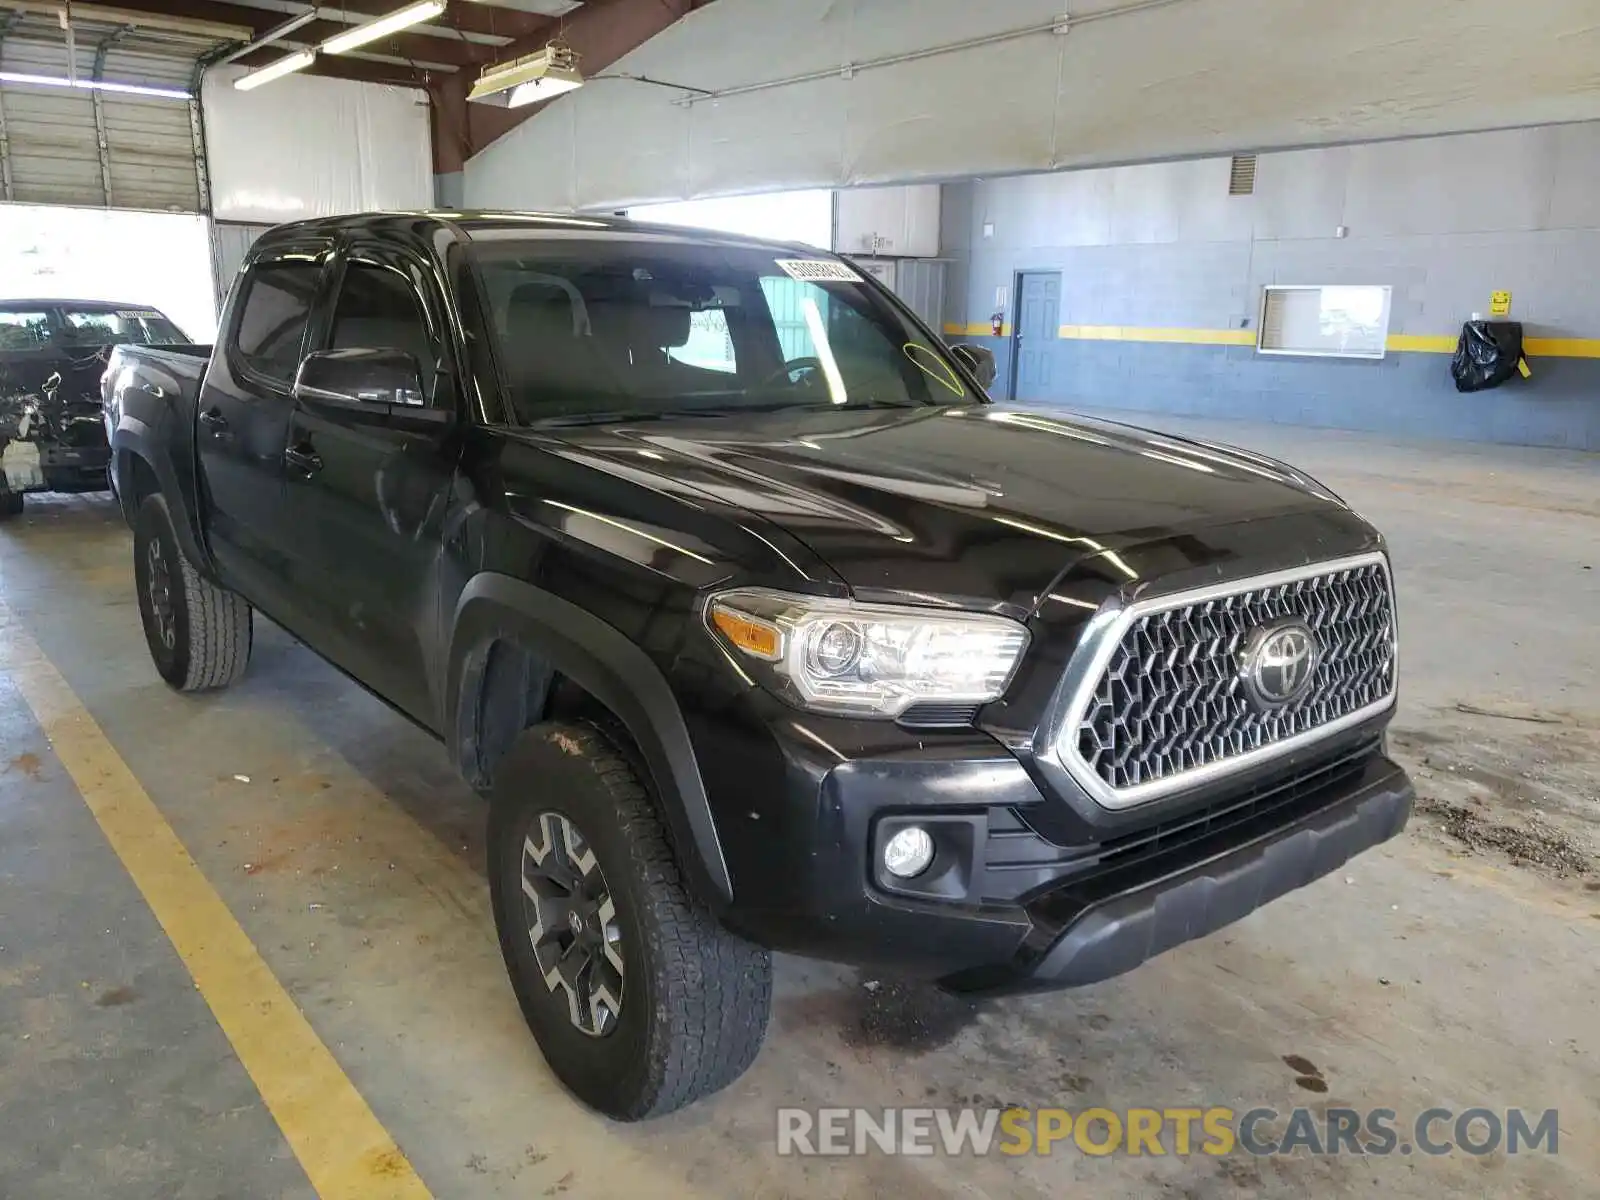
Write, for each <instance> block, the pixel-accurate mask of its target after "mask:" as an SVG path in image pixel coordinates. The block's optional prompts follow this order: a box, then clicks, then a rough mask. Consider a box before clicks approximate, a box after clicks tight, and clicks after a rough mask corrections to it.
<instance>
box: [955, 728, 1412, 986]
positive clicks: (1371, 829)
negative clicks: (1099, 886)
mask: <svg viewBox="0 0 1600 1200" xmlns="http://www.w3.org/2000/svg"><path fill="white" fill-rule="evenodd" d="M1413 799H1414V793H1413V790H1412V786H1411V781H1410V780H1409V779H1408V778H1407V777H1406V774H1405V772H1404V771H1402V770H1401V769H1400V768H1399V767H1398V766H1396V765H1395V764H1394V763H1393V762H1391V761H1390V760H1388V759H1382V760H1381V761H1380V762H1379V763H1376V764H1374V766H1373V769H1372V770H1370V771H1369V772H1367V773H1366V775H1365V776H1364V777H1363V780H1362V782H1361V783H1360V785H1359V786H1358V787H1357V788H1356V789H1355V790H1354V791H1351V792H1349V793H1348V794H1347V795H1345V796H1344V797H1343V798H1342V799H1340V800H1338V801H1336V802H1334V803H1332V804H1330V805H1329V806H1328V807H1326V808H1323V809H1321V810H1320V811H1317V812H1314V813H1313V814H1311V815H1309V816H1305V817H1302V818H1301V819H1299V820H1297V821H1295V822H1294V823H1292V824H1290V825H1286V826H1282V827H1280V828H1278V829H1276V830H1273V831H1271V832H1267V833H1263V834H1260V835H1258V836H1257V837H1255V838H1254V839H1253V840H1250V841H1247V842H1244V843H1243V844H1235V845H1233V846H1232V847H1231V848H1227V849H1224V848H1222V846H1221V845H1220V844H1219V846H1218V847H1217V850H1218V852H1217V853H1216V854H1215V856H1214V857H1210V858H1202V859H1201V860H1200V861H1199V862H1196V863H1194V864H1193V865H1191V866H1189V867H1187V868H1182V869H1177V870H1174V871H1172V872H1171V873H1167V874H1162V873H1161V868H1160V867H1159V865H1157V866H1156V867H1155V869H1154V870H1152V871H1151V872H1150V874H1151V876H1152V877H1151V878H1150V879H1149V880H1148V882H1145V883H1143V884H1142V885H1140V884H1136V883H1132V882H1131V881H1127V880H1125V881H1124V883H1125V884H1131V886H1128V887H1127V890H1124V891H1121V892H1118V893H1116V894H1113V895H1108V896H1105V897H1104V898H1101V899H1097V900H1093V901H1091V902H1089V903H1087V904H1083V903H1082V902H1081V900H1078V899H1077V898H1074V897H1072V896H1070V895H1063V894H1048V893H1047V894H1046V895H1044V896H1042V897H1039V898H1038V899H1037V900H1036V901H1035V902H1034V903H1033V904H1031V905H1030V906H1029V911H1030V914H1031V915H1032V916H1033V917H1034V918H1035V921H1036V924H1035V934H1039V933H1047V932H1049V931H1055V932H1054V939H1053V940H1052V941H1050V942H1049V943H1048V944H1047V946H1046V948H1045V949H1044V950H1043V952H1042V953H1033V952H1030V951H1028V950H1026V949H1025V951H1024V953H1023V954H1022V955H1020V956H1019V958H1018V960H1017V961H1016V962H1015V963H1013V964H1011V965H1010V967H1009V969H1008V968H1001V969H1000V970H998V971H996V970H994V969H987V970H984V969H980V970H979V971H977V972H973V973H969V974H967V975H965V976H958V977H956V978H953V979H950V980H948V982H949V983H950V985H951V986H953V987H956V988H958V989H960V988H962V987H967V988H977V989H980V990H985V991H1003V990H1013V991H1026V990H1033V989H1047V988H1062V987H1079V986H1082V985H1084V984H1089V983H1097V982H1099V981H1100V980H1102V979H1109V978H1111V977H1112V976H1114V975H1121V974H1122V973H1124V972H1126V971H1131V970H1132V969H1133V968H1134V967H1137V966H1139V965H1140V964H1141V963H1143V962H1145V961H1146V960H1148V959H1151V958H1154V957H1155V956H1156V955H1158V954H1161V953H1164V952H1165V951H1167V950H1171V949H1172V948H1173V947H1175V946H1178V945H1181V944H1182V943H1184V942H1188V941H1193V940H1195V939H1197V938H1201V937H1204V936H1205V935H1206V934H1208V933H1214V932H1216V931H1217V930H1219V929H1221V928H1222V927H1223V926H1225V925H1231V924H1232V923H1233V922H1235V921H1237V920H1239V919H1240V918H1241V917H1244V916H1245V915H1246V914H1248V913H1251V912H1253V911H1255V910H1256V909H1258V908H1260V907H1261V906H1262V905H1264V904H1266V903H1268V902H1269V901H1272V900H1276V899H1277V898H1278V897H1279V896H1282V895H1284V894H1285V893H1287V892H1291V891H1294V890H1295V889H1296V888H1301V887H1304V886H1305V885H1306V884H1308V883H1311V882H1313V881H1314V880H1317V879H1320V878H1321V877H1322V876H1324V875H1327V874H1329V873H1330V872H1332V871H1334V870H1335V869H1336V868H1338V867H1339V866H1341V865H1342V864H1344V863H1345V862H1347V861H1348V860H1349V859H1351V858H1353V857H1354V856H1355V855H1357V854H1359V853H1361V852H1362V851H1363V850H1367V849H1370V848H1371V847H1373V846H1376V845H1377V844H1378V843H1380V842H1385V841H1388V840H1389V839H1390V838H1392V837H1394V836H1395V835H1396V834H1398V833H1399V832H1400V831H1401V830H1402V829H1404V828H1405V825H1406V821H1407V820H1408V819H1409V817H1410V816H1411V806H1412V801H1413ZM1063 916H1065V917H1066V920H1065V923H1064V924H1062V923H1061V918H1062V917H1063Z"/></svg>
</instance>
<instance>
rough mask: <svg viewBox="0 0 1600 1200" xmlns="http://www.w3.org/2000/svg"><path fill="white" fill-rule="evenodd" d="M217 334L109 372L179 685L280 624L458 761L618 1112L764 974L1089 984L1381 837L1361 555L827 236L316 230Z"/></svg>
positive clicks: (155, 641)
mask: <svg viewBox="0 0 1600 1200" xmlns="http://www.w3.org/2000/svg"><path fill="white" fill-rule="evenodd" d="M220 336H221V342H220V344H219V345H217V346H216V348H215V349H214V350H212V349H210V348H208V347H184V348H180V349H174V350H152V349H141V348H136V347H135V348H129V347H119V348H118V349H117V350H116V351H115V353H114V354H113V356H112V358H111V362H110V369H109V370H108V372H107V373H106V376H105V384H104V387H105V419H106V422H107V426H108V429H109V431H110V439H111V446H112V451H113V472H112V475H113V479H114V481H115V485H116V491H117V494H118V496H119V497H120V500H121V504H122V508H123V511H124V513H125V514H126V516H127V519H128V521H129V522H130V524H131V525H132V527H133V529H134V554H135V559H134V567H135V577H136V582H137V587H138V601H139V605H140V611H141V613H142V615H143V620H144V628H145V633H146V636H147V639H148V641H149V646H150V651H151V654H152V655H153V657H154V659H155V663H156V666H157V669H158V670H159V671H160V673H161V675H162V676H163V677H164V678H165V679H166V680H167V681H168V682H169V683H170V684H172V685H173V686H174V687H177V688H180V689H184V690H191V689H202V688H209V687H216V686H221V685H225V684H228V683H230V682H232V681H233V680H235V679H237V678H238V677H239V675H240V673H241V672H242V671H243V670H244V669H245V664H246V660H247V659H248V657H249V654H250V636H251V613H252V610H253V609H257V608H259V609H260V610H261V611H262V613H263V614H265V615H266V616H268V617H270V618H271V619H272V620H273V621H274V622H277V623H278V624H280V625H282V626H283V627H284V628H285V629H287V630H289V631H290V632H291V633H292V634H293V635H294V636H295V637H297V638H299V639H300V640H302V641H304V642H305V643H306V644H307V645H308V646H310V647H311V648H312V649H313V650H315V651H316V652H317V653H318V654H320V655H322V656H323V657H325V658H326V659H328V660H329V661H330V662H332V663H333V664H335V665H336V666H337V667H338V668H340V669H341V670H343V671H344V672H346V673H347V674H348V675H349V676H350V677H351V678H353V679H354V680H356V681H357V682H358V683H360V684H361V685H362V686H364V687H366V688H368V689H369V690H371V691H372V692H373V693H375V694H376V695H377V696H379V697H380V698H381V699H383V700H384V701H386V702H387V703H388V704H390V705H391V706H393V707H394V708H395V709H397V710H399V711H400V712H401V713H402V714H404V715H405V716H406V717H408V718H410V720H412V721H413V722H415V723H416V724H417V725H418V726H420V727H421V728H423V729H425V730H427V731H428V732H429V733H431V734H432V735H433V736H434V737H436V738H438V739H439V740H440V741H441V742H442V743H443V744H444V747H445V749H446V751H447V753H449V754H450V755H451V756H452V757H453V759H454V761H455V763H456V764H457V765H458V767H459V769H460V771H461V774H462V775H463V776H464V777H465V778H466V779H467V780H468V781H469V782H470V783H471V784H472V785H473V786H474V787H476V788H478V789H480V790H481V791H482V792H484V793H485V794H486V795H487V796H488V797H489V801H490V803H489V814H488V821H489V831H490V832H489V847H490V851H489V857H490V861H489V864H488V877H489V883H490V887H491V891H492V895H493V901H494V912H495V917H496V921H497V923H498V926H499V932H500V941H501V946H502V949H503V951H504V955H505V960H506V965H507V968H508V970H509V972H510V976H511V980H512V983H513V985H514V987H515V990H516V994H517V998H518V1000H519V1002H520V1003H521V1006H522V1010H523V1012H524V1014H525V1016H526V1018H527V1021H528V1024H529V1025H530V1027H531V1028H532V1030H533V1032H534V1034H535V1035H536V1036H537V1038H538V1040H539V1043H540V1046H541V1048H542V1049H543V1051H544V1053H545V1055H546V1057H547V1058H548V1059H549V1061H550V1063H551V1065H552V1067H553V1068H554V1070H555V1071H556V1073H557V1074H558V1076H559V1077H560V1078H561V1079H562V1080H563V1081H564V1082H565V1083H566V1084H567V1085H568V1086H569V1087H570V1088H571V1089H572V1091H573V1092H575V1093H576V1094H577V1095H578V1096H579V1097H581V1098H582V1099H583V1100H585V1101H587V1102H588V1103H589V1104H591V1105H593V1106H595V1107H596V1108H598V1109H600V1110H602V1111H604V1112H606V1113H608V1114H610V1115H612V1116H614V1117H618V1118H623V1119H632V1118H639V1117H643V1116H647V1115H651V1114H655V1113H660V1112H664V1111H668V1110H670V1109H672V1108H674V1107H676V1106H678V1105H681V1104H684V1103H686V1102H688V1101H691V1100H693V1099H695V1098H696V1097H699V1096H703V1095H705V1094H707V1093H709V1092H711V1091H714V1090H715V1089H717V1088H719V1087H722V1086H723V1085H725V1084H727V1083H728V1082H729V1081H730V1080H732V1079H735V1078H737V1077H738V1076H739V1074H740V1073H741V1072H742V1071H743V1070H744V1069H745V1068H746V1067H747V1066H748V1065H749V1064H750V1062H751V1061H752V1060H753V1059H754V1057H755V1055H756V1052H757V1049H758V1047H759V1045H760V1043H761V1039H762V1037H763V1034H764V1031H765V1028H766V1024H767V1016H768V1010H769V1007H770V1001H771V978H772V976H771V962H770V956H769V952H770V951H772V950H779V951H789V952H796V953H801V954H809V955H814V956H818V957H822V958H826V959H832V960H836V961H840V962H847V963H856V964H862V965H865V966H869V967H870V968H871V969H872V970H874V971H880V970H882V971H898V972H903V973H909V974H913V975H919V976H922V977H926V978H931V979H934V980H937V981H939V982H940V983H942V984H943V985H945V986H947V987H949V988H953V989H958V990H961V991H967V992H982V993H994V992H1006V991H1014V990H1021V989H1036V988H1052V987H1065V986H1072V985H1077V984H1085V983H1089V982H1092V981H1096V980H1100V979H1104V978H1107V977H1109V976H1112V975H1115V974H1117V973H1119V972H1122V971H1126V970H1129V969H1131V968H1133V967H1135V966H1137V965H1138V964H1139V963H1141V962H1143V961H1144V960H1146V959H1148V958H1149V957H1151V956H1152V955H1155V954H1158V953H1160V952H1161V951H1164V950H1166V949H1168V948H1169V947H1172V946H1174V945H1177V944H1178V943H1180V942H1183V941H1186V940H1188V939H1191V938H1196V937H1199V936H1201V935H1203V934H1206V933H1208V932H1210V931H1212V930H1215V929H1217V928H1219V927H1221V926H1223V925H1225V924H1227V923H1229V922H1231V921H1234V920H1237V919H1238V918H1240V917H1242V916H1244V915H1245V914H1246V913H1248V912H1250V911H1251V910H1252V909H1255V908H1256V907H1258V906H1259V905H1261V904H1263V903H1265V902H1266V901H1269V900H1271V899H1273V898H1274V897H1276V896H1278V895H1281V894H1282V893H1284V892H1287V891H1289V890H1290V889H1293V888H1297V887H1300V886H1301V885H1303V884H1306V883H1310V882H1311V881H1312V880H1314V879H1316V878H1317V877H1319V876H1321V875H1324V874H1326V873H1327V872H1329V871H1331V870H1333V869H1335V868H1336V867H1337V866H1339V864H1341V863H1342V862H1344V861H1345V860H1346V859H1347V858H1349V857H1350V856H1351V855H1352V854H1355V853H1357V852H1359V851H1362V850H1364V849H1366V848H1368V847H1370V846H1372V845H1374V844H1376V843H1378V842H1381V841H1383V840H1384V839H1386V838H1390V837H1393V836H1394V835H1395V834H1396V833H1398V832H1399V831H1400V829H1401V828H1402V827H1403V826H1404V824H1405V822H1406V819H1407V817H1408V814H1409V812H1410V809H1411V801H1412V790H1411V786H1410V783H1409V781H1408V780H1407V778H1406V776H1405V775H1404V773H1403V772H1402V771H1401V770H1400V768H1399V767H1397V766H1396V765H1395V764H1394V762H1393V761H1391V759H1390V758H1389V757H1388V756H1387V753H1386V750H1385V742H1384V729H1385V726H1386V725H1387V723H1388V721H1389V718H1390V716H1391V714H1392V712H1393V708H1394V703H1395V688H1396V676H1395V662H1396V659H1395V646H1396V641H1395V636H1396V624H1395V609H1394V593H1393V588H1392V586H1391V581H1390V569H1389V561H1388V557H1387V554H1386V552H1385V548H1384V543H1383V541H1382V539H1381V538H1380V536H1379V535H1378V533H1377V532H1376V531H1374V530H1373V529H1372V527H1371V526H1370V525H1368V524H1367V523H1366V522H1365V521H1364V520H1362V519H1361V517H1359V516H1357V515H1356V514H1355V513H1354V512H1352V511H1351V510H1350V509H1349V508H1348V507H1347V506H1346V505H1345V504H1344V503H1342V502H1341V501H1340V500H1339V499H1338V497H1336V496H1335V495H1333V494H1332V493H1330V492H1329V491H1328V490H1327V489H1325V488H1323V487H1321V486H1320V485H1318V484H1317V483H1316V482H1315V481H1313V480H1311V479H1309V478H1307V477H1306V476H1304V475H1302V474H1300V473H1299V472H1297V471H1295V470H1294V469H1292V468H1291V467H1288V466H1285V465H1284V464H1282V463H1280V462H1277V461H1274V460H1270V459H1266V458H1263V457H1260V456H1258V455H1255V454H1250V453H1246V452H1243V451H1239V450H1233V449H1228V448H1226V447H1223V446H1218V445H1212V444H1206V443H1200V442H1195V441H1189V440H1184V439H1180V438H1175V437H1168V436H1163V435H1161V434H1157V433H1151V432H1147V431H1142V430H1138V429H1134V428H1130V427H1126V426H1122V425H1117V424H1110V423H1106V422H1100V421H1090V420H1084V419H1077V418H1072V417H1068V416H1064V415H1058V414H1052V413H1049V412H1045V411H1040V410H1029V409H1016V408H1005V407H1001V406H998V405H995V404H992V403H990V402H989V400H988V398H987V397H986V395H985V393H984V386H985V384H986V383H987V382H988V381H989V379H990V378H992V372H993V365H994V364H993V359H992V357H990V356H989V355H988V354H987V353H986V352H984V351H981V350H977V349H973V348H970V347H955V348H953V349H952V348H949V347H946V346H945V345H943V344H942V343H941V342H940V341H939V339H938V338H937V337H936V336H935V335H934V334H933V333H931V332H930V331H929V330H928V329H927V328H926V327H925V326H924V325H922V324H921V323H920V322H919V321H918V320H917V319H916V318H915V317H914V316H912V315H911V314H910V312H909V311H908V310H907V309H906V308H905V307H904V306H903V305H902V304H901V303H900V302H899V301H898V300H897V299H896V298H895V297H894V296H893V295H892V294H891V293H889V292H888V291H886V290H884V289H883V288H882V287H880V286H879V285H878V284H877V283H875V282H874V281H873V280H871V279H869V278H864V277H863V276H862V275H861V274H859V273H858V272H857V271H856V270H855V269H854V268H853V267H852V266H851V265H850V264H849V263H848V262H847V261H845V260H843V259H839V258H836V257H834V256H832V255H828V254H825V253H821V252H819V251H816V250H812V249H808V248H804V247H799V246H784V245H773V244H768V243H762V242H756V241H750V240H744V239H739V238H734V237H722V236H714V235H709V234H699V233H689V232H685V231H683V230H674V229H663V228H652V227H648V226H642V225H633V224H629V223H628V222H625V221H618V220H609V219H590V218H579V217H560V216H538V215H525V216H516V215H508V214H494V215H487V214H485V215H466V214H460V213H450V214H437V215H431V214H422V215H382V216H362V217H349V218H340V219H333V220H322V221H314V222H309V223H301V224H294V225H286V226H281V227H279V228H277V229H275V230H273V231H271V232H270V233H268V234H267V235H265V236H263V237H262V238H261V240H260V241H259V242H257V243H256V245H255V247H254V248H253V250H252V252H251V254H250V257H249V260H248V261H247V263H246V265H245V268H244V270H243V272H242V273H241V275H240V276H239V279H238V281H237V282H236V283H235V285H234V288H233V292H232V295H231V296H230V297H229V300H228V304H227V307H226V311H225V313H224V316H223V320H222V333H221V335H220ZM1335 919H1336V914H1335Z"/></svg>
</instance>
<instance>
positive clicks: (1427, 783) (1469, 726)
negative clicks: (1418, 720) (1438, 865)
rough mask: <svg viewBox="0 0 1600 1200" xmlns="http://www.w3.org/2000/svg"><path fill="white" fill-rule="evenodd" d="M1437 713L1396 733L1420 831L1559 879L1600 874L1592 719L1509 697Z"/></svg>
mask: <svg viewBox="0 0 1600 1200" xmlns="http://www.w3.org/2000/svg"><path fill="white" fill-rule="evenodd" d="M1434 712H1435V719H1433V720H1431V721H1429V722H1428V723H1427V725H1426V726H1425V727H1422V728H1410V727H1408V728H1404V729H1397V730H1395V731H1394V732H1393V733H1392V734H1391V737H1390V747H1391V750H1392V751H1393V753H1394V755H1395V757H1396V758H1397V759H1399V760H1400V761H1401V762H1402V763H1403V764H1404V765H1405V766H1406V768H1407V769H1408V770H1409V771H1410V772H1411V776H1412V779H1413V780H1414V781H1415V783H1416V785H1417V807H1416V812H1417V815H1418V817H1419V818H1420V819H1419V820H1418V821H1417V822H1415V825H1416V827H1417V828H1418V829H1419V830H1420V831H1423V832H1432V833H1434V834H1435V835H1436V836H1439V837H1441V838H1442V839H1443V840H1444V841H1445V842H1446V843H1447V844H1449V845H1451V846H1453V847H1455V848H1456V849H1457V850H1459V849H1460V848H1462V847H1465V848H1466V849H1467V850H1469V851H1472V852H1474V853H1481V854H1502V855H1505V856H1506V858H1507V859H1509V860H1510V862H1511V863H1512V864H1513V865H1514V866H1519V867H1525V868H1530V869H1534V870H1538V871H1540V872H1542V873H1544V874H1547V875H1553V876H1556V877H1558V878H1567V879H1571V878H1581V877H1590V876H1593V875H1595V874H1600V856H1597V855H1596V846H1597V845H1600V732H1597V729H1596V725H1595V723H1594V722H1593V721H1591V720H1588V719H1586V718H1585V717H1583V716H1582V715H1579V714H1573V713H1559V712H1550V711H1546V710H1532V709H1528V708H1526V707H1524V706H1518V705H1513V704H1510V703H1507V702H1503V701H1484V702H1479V701H1476V700H1474V701H1464V702H1461V703H1458V704H1453V705H1450V706H1448V707H1442V708H1439V709H1436V710H1434ZM1534 717H1536V718H1537V719H1532V718H1534Z"/></svg>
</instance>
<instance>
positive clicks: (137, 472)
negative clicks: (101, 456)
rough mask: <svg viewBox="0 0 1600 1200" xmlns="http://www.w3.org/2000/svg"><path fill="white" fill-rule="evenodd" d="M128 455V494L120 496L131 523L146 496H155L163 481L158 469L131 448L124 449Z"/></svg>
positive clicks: (125, 513) (126, 478) (126, 474)
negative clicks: (158, 477) (157, 472)
mask: <svg viewBox="0 0 1600 1200" xmlns="http://www.w3.org/2000/svg"><path fill="white" fill-rule="evenodd" d="M122 453H123V454H125V455H127V463H128V469H127V471H126V472H125V473H124V475H123V478H124V479H125V480H127V489H126V491H127V494H126V495H124V496H120V497H119V499H121V501H122V506H123V512H124V515H125V516H126V517H127V518H128V522H129V524H132V523H133V519H134V518H135V517H136V516H138V513H139V506H140V505H142V504H143V503H144V501H145V497H146V496H153V495H155V494H156V493H157V492H159V491H160V490H161V481H160V480H159V479H157V478H156V470H155V468H154V467H152V466H151V465H150V464H149V463H148V462H146V461H145V460H144V459H143V458H142V457H140V456H139V455H137V454H135V453H133V451H131V450H124V451H122Z"/></svg>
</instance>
